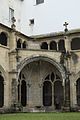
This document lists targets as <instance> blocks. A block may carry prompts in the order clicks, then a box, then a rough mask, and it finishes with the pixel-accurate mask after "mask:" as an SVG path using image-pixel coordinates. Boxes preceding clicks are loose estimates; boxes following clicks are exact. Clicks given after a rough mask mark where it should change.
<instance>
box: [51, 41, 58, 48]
mask: <svg viewBox="0 0 80 120" xmlns="http://www.w3.org/2000/svg"><path fill="white" fill-rule="evenodd" d="M50 50H57V43H56V42H55V41H51V42H50Z"/></svg>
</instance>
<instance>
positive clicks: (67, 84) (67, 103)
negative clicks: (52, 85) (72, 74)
mask: <svg viewBox="0 0 80 120" xmlns="http://www.w3.org/2000/svg"><path fill="white" fill-rule="evenodd" d="M64 106H65V110H66V111H69V110H70V80H69V75H67V77H66V80H65V105H64Z"/></svg>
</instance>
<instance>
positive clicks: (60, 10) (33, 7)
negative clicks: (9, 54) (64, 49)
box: [0, 0, 80, 36]
mask: <svg viewBox="0 0 80 120" xmlns="http://www.w3.org/2000/svg"><path fill="white" fill-rule="evenodd" d="M0 3H1V5H0V23H3V24H4V25H6V26H8V27H11V24H12V21H11V18H12V17H13V16H14V17H15V19H16V23H15V24H16V30H18V31H20V32H22V33H24V34H26V35H29V36H31V35H39V34H45V33H51V32H55V31H57V32H58V31H61V30H62V29H63V26H62V24H63V23H64V21H67V22H69V23H70V26H69V27H70V29H74V28H79V26H80V22H79V21H80V18H79V15H78V14H76V13H78V11H80V10H79V4H80V3H79V0H77V1H73V0H70V1H69V0H67V1H64V0H62V1H58V0H53V1H52V0H1V1H0ZM72 3H73V5H72ZM75 5H76V6H77V7H76V9H75ZM75 21H76V22H75Z"/></svg>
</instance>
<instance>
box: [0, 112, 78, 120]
mask: <svg viewBox="0 0 80 120" xmlns="http://www.w3.org/2000/svg"><path fill="white" fill-rule="evenodd" d="M0 120H80V113H79V112H78V113H77V112H74V113H73V112H71V113H68V112H66V113H58V112H57V113H16V114H0Z"/></svg>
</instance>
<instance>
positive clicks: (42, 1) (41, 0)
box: [36, 0, 44, 5]
mask: <svg viewBox="0 0 80 120" xmlns="http://www.w3.org/2000/svg"><path fill="white" fill-rule="evenodd" d="M41 3H44V0H36V5H38V4H41Z"/></svg>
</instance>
